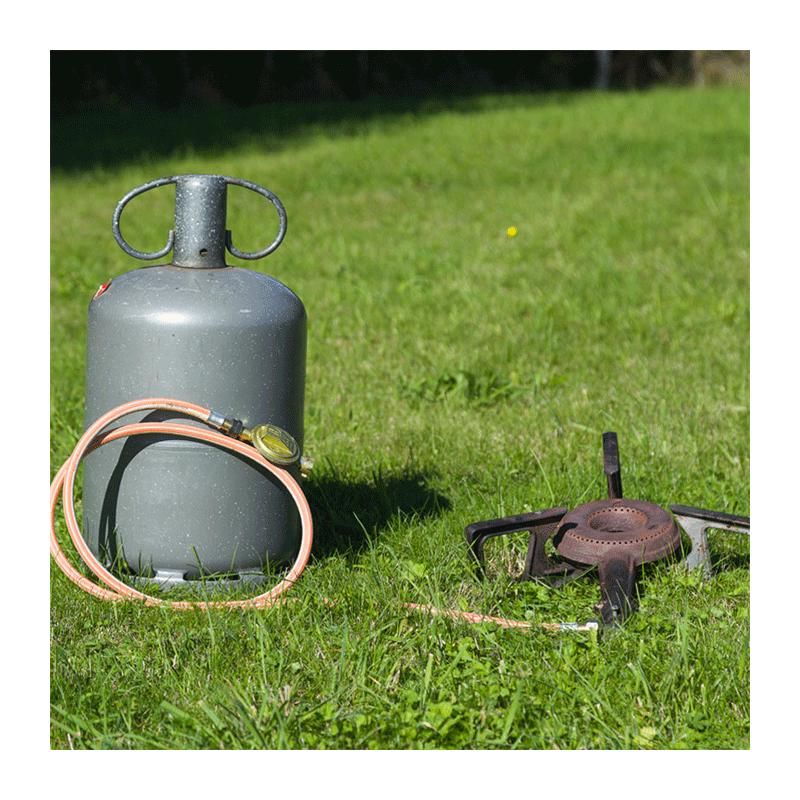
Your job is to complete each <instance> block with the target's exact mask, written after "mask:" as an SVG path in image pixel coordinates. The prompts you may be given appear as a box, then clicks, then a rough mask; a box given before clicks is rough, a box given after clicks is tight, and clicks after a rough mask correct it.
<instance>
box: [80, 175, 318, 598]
mask: <svg viewBox="0 0 800 800" xmlns="http://www.w3.org/2000/svg"><path fill="white" fill-rule="evenodd" d="M168 184H174V185H175V220H174V228H173V230H171V231H170V232H169V235H168V239H167V244H166V246H165V247H164V248H163V249H162V250H159V251H157V252H141V251H139V250H135V249H134V248H132V247H131V246H130V245H129V244H128V243H127V242H126V241H125V239H124V238H123V236H122V233H121V230H120V220H121V216H122V211H123V209H124V208H125V206H126V204H127V203H128V202H129V201H130V200H132V199H133V198H134V197H136V196H137V195H140V194H142V193H143V192H146V191H149V190H151V189H155V188H157V187H161V186H165V185H168ZM229 185H235V186H241V187H244V188H246V189H250V190H252V191H254V192H256V193H258V194H260V195H261V196H263V197H265V198H267V199H268V200H269V201H270V202H271V203H272V205H273V206H274V208H275V209H277V211H278V220H279V225H278V234H277V236H276V237H275V239H274V241H273V242H272V244H271V245H269V246H268V247H266V248H265V249H263V250H261V251H258V252H242V251H239V250H237V249H236V248H235V247H234V245H233V237H232V234H231V232H230V231H229V230H228V229H227V189H228V186H229ZM286 224H287V221H286V212H285V210H284V207H283V205H282V204H281V202H280V200H278V198H277V197H276V196H275V195H274V194H272V193H271V192H269V191H268V190H267V189H264V188H263V187H261V186H259V185H257V184H254V183H251V182H249V181H244V180H241V179H237V178H230V177H227V176H222V175H178V176H173V177H168V178H161V179H158V180H155V181H151V182H150V183H146V184H144V185H142V186H139V187H138V188H136V189H133V190H132V191H130V192H128V194H126V195H125V196H124V197H123V198H122V199H121V200H120V201H119V204H118V205H117V207H116V209H115V211H114V215H113V219H112V231H113V233H114V236H115V238H116V240H117V243H118V244H119V245H120V247H121V248H122V249H123V250H124V251H125V252H126V253H127V254H128V255H131V256H133V257H134V258H137V259H142V260H145V261H154V260H158V259H163V258H164V257H165V256H167V254H168V253H169V252H170V251H172V261H171V262H170V263H164V264H159V265H155V266H154V265H147V266H141V267H139V268H137V269H133V270H131V271H130V272H126V273H124V274H122V275H119V276H118V277H115V278H113V279H112V280H111V281H109V282H108V283H106V284H104V285H103V286H101V287H100V289H98V291H97V293H96V294H95V296H94V297H93V298H92V300H91V302H90V304H89V313H88V326H87V343H86V416H85V425H86V427H88V426H89V425H90V424H92V423H93V422H94V421H95V420H96V419H97V418H98V417H100V416H101V415H102V414H104V413H106V412H108V411H109V410H111V409H113V408H115V407H117V406H119V405H120V404H122V403H125V402H129V401H133V400H140V399H142V398H147V397H162V398H175V399H179V400H186V401H189V402H192V403H196V404H199V405H203V406H205V407H207V408H211V409H214V410H215V411H216V412H219V413H221V414H222V415H224V416H226V417H230V418H234V419H236V420H240V421H241V423H242V424H243V425H244V426H245V428H252V427H254V426H257V425H259V424H261V423H268V424H270V425H274V426H277V428H278V429H280V430H281V431H284V432H285V433H286V434H288V436H287V437H286V439H287V440H288V441H292V440H293V441H294V442H296V443H297V446H298V449H301V448H302V446H303V434H304V431H303V407H304V394H305V361H306V312H305V308H304V307H303V304H302V302H301V301H300V299H299V298H298V297H297V295H296V294H295V293H294V292H292V291H291V290H290V289H289V288H287V287H286V286H284V285H283V284H282V283H280V282H279V281H278V280H276V279H275V278H272V277H268V276H266V275H264V274H262V273H259V272H256V271H254V270H250V269H246V268H243V267H237V266H228V265H227V264H226V255H225V253H226V250H227V251H228V252H230V253H231V254H232V255H234V256H236V257H237V258H240V259H245V260H254V259H259V258H263V257H264V256H267V255H269V254H270V253H272V252H274V250H275V249H276V248H277V247H278V246H279V245H280V243H281V241H282V240H283V238H284V235H285V233H286ZM153 419H158V420H165V419H171V420H172V419H175V420H178V419H179V420H180V421H181V422H182V423H185V424H193V425H199V424H200V423H198V422H197V421H195V420H190V419H188V418H186V417H184V416H183V415H181V414H178V413H175V414H171V413H169V412H163V411H161V412H151V413H150V414H147V415H145V414H140V415H138V416H132V417H131V418H130V420H126V422H127V421H130V422H139V421H150V420H153ZM286 468H287V469H288V470H289V471H290V472H291V473H292V474H293V476H294V477H295V478H299V472H300V468H299V465H298V463H297V461H295V462H294V463H293V464H292V465H290V466H287V467H286ZM82 524H83V532H84V539H85V541H86V543H87V545H88V546H89V547H90V549H91V550H92V552H93V553H94V554H95V555H96V556H97V557H98V558H99V559H100V560H101V562H103V563H104V564H106V565H107V566H109V567H117V568H118V569H120V570H121V571H122V572H123V573H127V574H129V575H131V576H133V578H134V580H137V579H141V580H146V581H153V582H155V583H157V584H159V585H161V586H163V587H166V588H171V587H175V586H179V585H187V586H197V585H198V581H197V579H198V578H201V577H203V578H205V577H213V578H214V579H215V580H216V581H217V585H223V586H233V585H239V584H242V583H244V584H247V585H248V586H250V585H258V584H260V583H261V582H262V581H264V580H265V579H266V578H265V567H266V566H267V565H271V566H274V565H280V564H283V563H285V562H288V561H289V560H291V559H292V558H293V557H294V555H295V554H296V552H297V550H298V547H299V543H300V520H299V514H298V512H297V509H296V507H295V504H294V502H293V501H292V499H291V497H289V496H288V494H287V493H286V491H285V489H284V488H283V487H282V486H281V484H280V483H279V482H278V481H276V480H275V478H274V477H273V476H272V475H271V473H269V472H268V471H267V470H263V471H262V469H261V468H259V467H258V466H257V465H253V464H252V463H251V462H249V461H248V460H247V459H244V458H242V457H239V456H236V455H232V454H231V453H230V452H224V451H223V450H222V449H220V448H217V447H215V446H213V445H210V444H204V443H201V442H196V441H193V440H187V439H181V438H180V437H175V436H169V435H160V434H147V435H139V436H131V437H129V438H128V439H125V440H119V441H116V442H113V443H111V444H108V445H106V446H105V447H102V448H100V449H98V450H97V451H95V452H94V453H92V454H91V455H89V456H88V457H87V458H86V459H85V462H84V475H83V523H82Z"/></svg>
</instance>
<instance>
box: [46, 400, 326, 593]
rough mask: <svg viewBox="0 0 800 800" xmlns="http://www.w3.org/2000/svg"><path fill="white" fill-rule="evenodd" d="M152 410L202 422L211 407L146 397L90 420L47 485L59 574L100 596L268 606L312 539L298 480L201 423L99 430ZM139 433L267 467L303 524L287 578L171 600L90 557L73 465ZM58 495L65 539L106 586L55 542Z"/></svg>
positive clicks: (299, 566)
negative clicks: (235, 595) (240, 591)
mask: <svg viewBox="0 0 800 800" xmlns="http://www.w3.org/2000/svg"><path fill="white" fill-rule="evenodd" d="M152 410H166V411H178V412H181V413H183V414H187V415H189V416H192V417H194V418H195V419H198V420H200V421H203V422H206V421H207V420H208V417H209V415H210V414H211V411H210V410H209V409H207V408H203V407H202V406H197V405H194V404H192V403H185V402H183V401H178V400H168V399H163V398H151V399H148V400H140V401H137V402H133V403H125V404H123V405H121V406H119V407H117V408H115V409H113V410H112V411H109V412H108V413H107V414H104V415H103V416H102V417H100V419H98V420H97V421H96V422H95V423H94V424H92V425H91V426H90V427H89V428H88V429H87V430H86V432H85V433H84V434H83V436H82V437H81V438H80V440H79V441H78V444H77V445H76V446H75V449H74V450H73V451H72V455H70V457H69V458H68V459H67V460H66V461H65V462H64V465H63V466H62V467H61V469H60V470H59V471H58V474H57V475H56V477H55V479H54V480H53V483H52V484H51V485H50V519H51V526H50V553H51V555H52V556H53V558H54V559H55V561H56V563H57V564H58V566H59V567H60V569H61V570H62V572H64V574H65V575H66V576H67V577H68V578H69V579H70V580H71V581H73V582H74V583H75V584H77V585H78V586H80V587H81V589H83V590H84V591H87V592H89V593H90V594H93V595H95V596H96V597H100V598H102V599H104V600H129V599H139V600H143V601H144V602H145V604H146V605H161V604H166V605H169V607H170V608H175V609H189V608H196V607H198V606H208V607H213V608H264V607H266V606H269V605H273V604H274V603H275V602H276V601H277V600H278V598H279V597H280V595H282V594H283V593H284V592H285V591H286V590H287V589H289V588H290V587H291V586H292V585H293V584H294V583H295V581H296V580H297V579H298V578H299V577H300V574H301V573H302V571H303V569H304V568H305V566H306V563H307V562H308V558H309V556H310V555H311V543H312V540H313V521H312V518H311V509H310V508H309V506H308V501H307V500H306V497H305V495H304V494H303V490H302V489H301V488H300V486H299V485H298V483H297V481H295V479H294V478H293V477H292V476H291V475H290V474H289V473H288V472H286V471H285V470H283V469H281V468H280V467H277V466H275V465H274V464H271V463H270V462H269V461H267V460H266V459H265V458H264V457H263V456H262V455H261V454H260V453H259V452H258V451H257V450H255V449H254V448H253V447H251V446H250V445H248V444H245V443H244V442H240V441H238V440H236V439H231V438H230V437H228V436H225V435H223V434H221V433H218V432H216V431H212V430H206V429H204V428H196V427H192V426H189V425H181V424H177V423H169V422H151V423H145V422H139V423H136V424H133V425H125V426H122V427H119V428H114V429H113V430H111V431H108V432H106V433H102V431H103V430H104V429H105V428H107V427H108V426H109V425H111V424H113V423H114V422H116V421H117V420H118V419H120V418H122V417H125V416H127V415H129V414H133V413H136V412H140V411H152ZM140 433H168V434H172V435H176V436H185V437H188V438H191V439H197V440H199V441H205V442H209V443H210V444H217V445H220V446H221V447H225V448H227V449H229V450H233V451H235V452H237V453H239V454H241V455H243V456H245V457H246V458H249V459H250V460H251V461H254V462H255V463H256V464H259V465H261V466H262V467H265V468H266V469H268V470H269V471H270V472H271V473H272V474H273V475H274V476H275V477H276V478H277V479H278V480H279V481H280V482H281V483H282V484H283V485H284V486H285V487H286V489H287V491H288V492H289V494H290V495H291V496H292V499H293V500H294V502H295V504H296V505H297V508H298V511H299V512H300V521H301V527H302V534H301V543H300V552H299V553H298V555H297V558H296V559H295V562H294V564H293V566H292V568H291V569H290V570H289V573H288V574H287V575H286V577H285V578H284V579H283V580H282V581H281V582H280V583H279V584H278V585H277V586H275V587H274V588H273V589H272V590H270V591H269V592H265V593H264V594H261V595H259V596H258V597H254V598H252V599H247V600H224V601H213V602H203V603H195V602H192V601H185V602H172V601H168V600H162V599H159V598H156V597H151V596H149V595H146V594H144V593H142V592H139V591H137V590H136V589H133V588H131V587H130V586H128V585H127V584H125V583H123V582H122V581H121V580H119V579H118V578H116V577H115V576H114V575H112V574H111V573H110V572H109V571H108V570H107V569H106V568H105V567H104V566H103V565H102V564H101V563H100V562H99V561H98V560H97V558H96V557H95V555H94V554H93V553H92V551H91V550H90V549H89V547H88V545H87V544H86V542H85V541H84V539H83V536H82V534H81V530H80V525H79V524H78V520H77V517H76V514H75V505H74V498H73V494H74V488H75V476H76V474H77V471H78V466H79V465H80V462H81V461H82V460H83V458H84V457H85V456H87V455H88V454H89V453H91V452H92V451H93V450H95V449H97V448H98V447H101V446H102V445H104V444H108V443H109V442H112V441H114V440H115V439H119V438H121V437H123V436H130V435H132V434H140ZM59 495H61V497H62V506H63V512H64V518H65V520H66V523H67V530H68V531H69V534H70V538H71V539H72V541H73V543H74V545H75V548H76V549H77V551H78V553H79V554H80V556H81V558H82V559H83V560H84V562H85V563H86V565H87V566H88V567H89V569H91V570H92V572H93V573H94V574H95V575H96V576H97V577H98V578H99V579H100V580H101V581H102V582H103V583H104V584H105V586H106V587H108V588H104V587H103V586H100V585H99V584H97V583H95V582H94V581H92V580H90V579H89V578H87V577H85V576H84V575H82V574H81V573H80V572H79V571H78V570H77V569H75V567H74V566H73V565H72V564H71V563H70V561H69V559H68V558H67V556H66V554H65V553H64V551H63V550H62V549H61V546H60V545H59V542H58V538H57V536H56V532H55V512H56V505H57V503H58V498H59Z"/></svg>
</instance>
